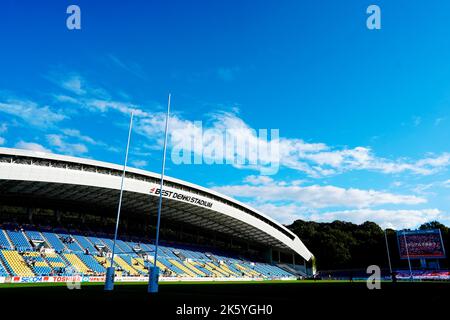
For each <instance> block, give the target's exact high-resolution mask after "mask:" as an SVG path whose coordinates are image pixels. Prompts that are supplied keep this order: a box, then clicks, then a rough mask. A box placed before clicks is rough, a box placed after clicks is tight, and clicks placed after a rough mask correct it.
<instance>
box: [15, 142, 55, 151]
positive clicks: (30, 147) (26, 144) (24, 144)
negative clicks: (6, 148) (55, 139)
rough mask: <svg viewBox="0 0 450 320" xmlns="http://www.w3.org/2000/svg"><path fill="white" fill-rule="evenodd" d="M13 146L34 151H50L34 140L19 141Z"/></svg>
mask: <svg viewBox="0 0 450 320" xmlns="http://www.w3.org/2000/svg"><path fill="white" fill-rule="evenodd" d="M15 148H18V149H25V150H31V151H36V152H46V153H52V151H51V150H50V149H47V148H45V147H44V146H43V145H41V144H39V143H34V142H26V141H19V142H18V143H16V145H15Z"/></svg>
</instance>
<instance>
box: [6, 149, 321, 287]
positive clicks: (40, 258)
mask: <svg viewBox="0 0 450 320" xmlns="http://www.w3.org/2000/svg"><path fill="white" fill-rule="evenodd" d="M122 170H123V169H122V167H121V166H119V165H115V164H111V163H105V162H100V161H95V160H90V159H81V158H75V157H70V156H62V155H56V154H47V153H41V152H34V151H28V150H18V149H7V148H0V189H1V191H0V219H1V220H0V221H1V225H0V248H1V252H0V283H30V282H32V283H36V282H46V283H56V282H66V281H68V279H74V278H76V279H78V281H81V282H83V283H88V282H104V281H105V268H106V267H107V266H109V263H110V259H109V258H110V257H111V252H112V246H113V235H114V225H115V215H116V211H117V206H118V199H119V191H120V179H121V175H122ZM159 193H160V189H159V175H158V174H155V173H152V172H148V171H143V170H139V169H134V168H127V171H126V176H125V181H124V194H123V200H122V218H121V223H120V227H119V237H118V241H117V245H116V255H115V258H114V266H115V269H116V281H117V282H145V281H148V270H149V269H148V267H149V264H150V263H153V262H154V261H153V259H154V250H155V247H154V243H153V240H152V239H153V238H154V235H155V220H156V218H155V216H156V212H157V199H158V197H159ZM161 219H162V222H161V241H162V242H161V246H160V251H159V256H158V261H157V266H158V267H159V268H160V269H161V276H160V281H162V282H164V281H224V280H225V281H231V280H235V281H241V280H248V281H257V280H259V281H261V280H293V279H297V278H301V277H307V276H310V275H312V274H313V273H314V272H315V270H314V257H313V255H312V253H311V252H310V251H309V250H308V248H306V246H305V245H304V244H303V243H302V241H301V239H299V238H298V237H297V236H296V235H295V234H294V233H292V232H291V231H289V230H288V229H287V228H285V227H284V226H283V225H281V224H279V223H277V222H276V221H274V220H273V219H271V218H269V217H268V216H266V215H265V214H263V213H261V212H258V211H257V210H255V209H253V208H251V207H249V206H247V205H245V204H243V203H240V202H239V201H236V200H234V199H231V198H229V197H227V196H224V195H222V194H219V193H217V192H215V191H213V190H209V189H206V188H203V187H201V186H198V185H194V184H192V183H189V182H186V181H181V180H178V179H175V178H166V179H165V182H164V190H163V205H162V213H161Z"/></svg>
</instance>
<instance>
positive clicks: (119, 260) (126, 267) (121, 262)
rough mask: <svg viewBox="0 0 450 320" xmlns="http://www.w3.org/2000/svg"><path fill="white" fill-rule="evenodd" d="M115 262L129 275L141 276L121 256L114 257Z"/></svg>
mask: <svg viewBox="0 0 450 320" xmlns="http://www.w3.org/2000/svg"><path fill="white" fill-rule="evenodd" d="M114 262H116V263H117V264H118V265H119V266H120V267H121V268H122V269H123V270H125V271H126V272H128V274H130V275H132V276H138V275H139V272H137V271H136V270H135V269H134V268H133V267H132V266H130V265H129V264H128V263H127V262H126V261H125V260H123V259H122V257H121V256H114Z"/></svg>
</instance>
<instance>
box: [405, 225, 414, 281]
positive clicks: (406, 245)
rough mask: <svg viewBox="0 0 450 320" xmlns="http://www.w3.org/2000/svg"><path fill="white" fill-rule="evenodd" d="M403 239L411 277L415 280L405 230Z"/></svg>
mask: <svg viewBox="0 0 450 320" xmlns="http://www.w3.org/2000/svg"><path fill="white" fill-rule="evenodd" d="M403 238H404V239H405V248H406V256H407V257H408V266H409V276H410V278H411V279H413V274H412V269H411V259H410V258H409V250H408V242H407V241H406V232H405V230H403Z"/></svg>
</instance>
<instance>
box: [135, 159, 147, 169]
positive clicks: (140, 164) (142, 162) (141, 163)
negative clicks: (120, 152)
mask: <svg viewBox="0 0 450 320" xmlns="http://www.w3.org/2000/svg"><path fill="white" fill-rule="evenodd" d="M131 164H132V165H133V166H134V167H136V168H144V167H145V166H147V165H148V161H146V160H134V161H131Z"/></svg>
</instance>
